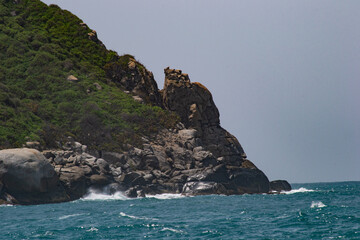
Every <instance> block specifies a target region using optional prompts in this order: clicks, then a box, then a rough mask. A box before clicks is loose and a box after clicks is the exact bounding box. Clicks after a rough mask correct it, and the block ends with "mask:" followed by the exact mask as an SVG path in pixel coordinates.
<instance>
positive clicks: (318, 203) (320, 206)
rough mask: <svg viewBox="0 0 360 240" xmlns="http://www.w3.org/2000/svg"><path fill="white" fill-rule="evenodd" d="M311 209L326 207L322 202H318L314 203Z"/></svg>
mask: <svg viewBox="0 0 360 240" xmlns="http://www.w3.org/2000/svg"><path fill="white" fill-rule="evenodd" d="M310 207H311V208H323V207H326V205H325V204H323V203H322V202H320V201H317V202H315V201H312V202H311V206H310Z"/></svg>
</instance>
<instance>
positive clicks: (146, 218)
mask: <svg viewBox="0 0 360 240" xmlns="http://www.w3.org/2000/svg"><path fill="white" fill-rule="evenodd" d="M120 216H122V217H127V218H132V219H139V220H158V219H157V218H148V217H137V216H133V215H129V214H126V213H124V212H120Z"/></svg>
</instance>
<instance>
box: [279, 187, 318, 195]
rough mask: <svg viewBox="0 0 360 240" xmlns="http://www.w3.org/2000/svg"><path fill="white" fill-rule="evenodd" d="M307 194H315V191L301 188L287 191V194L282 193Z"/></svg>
mask: <svg viewBox="0 0 360 240" xmlns="http://www.w3.org/2000/svg"><path fill="white" fill-rule="evenodd" d="M306 192H315V190H312V189H306V188H304V187H301V188H299V189H293V190H290V191H285V192H281V193H284V194H294V193H306Z"/></svg>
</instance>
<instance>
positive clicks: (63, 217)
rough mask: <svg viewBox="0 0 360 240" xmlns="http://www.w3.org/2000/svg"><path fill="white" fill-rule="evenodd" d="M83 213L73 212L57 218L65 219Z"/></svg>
mask: <svg viewBox="0 0 360 240" xmlns="http://www.w3.org/2000/svg"><path fill="white" fill-rule="evenodd" d="M81 215H83V213H75V214H70V215H64V216H61V217H59V220H63V219H67V218H71V217H77V216H81Z"/></svg>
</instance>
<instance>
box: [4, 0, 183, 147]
mask: <svg viewBox="0 0 360 240" xmlns="http://www.w3.org/2000/svg"><path fill="white" fill-rule="evenodd" d="M15 2H20V3H18V4H16V3H15ZM89 34H90V36H89ZM91 35H92V36H91ZM93 35H94V34H93V33H92V30H91V29H89V28H88V27H87V26H86V25H85V24H82V21H81V20H80V19H79V18H77V17H76V16H74V15H73V14H71V13H70V12H68V11H66V10H61V9H60V8H59V7H58V6H56V5H51V6H47V5H46V4H44V3H42V2H41V1H39V0H22V1H13V0H0V149H1V148H8V147H20V146H22V145H23V144H24V143H25V142H26V141H40V143H41V144H42V145H44V146H46V147H56V146H57V142H61V141H63V139H64V138H65V137H67V136H72V137H74V138H75V139H76V140H78V141H80V142H82V143H84V144H87V145H88V146H89V147H90V148H93V149H107V150H113V151H121V150H122V149H124V148H125V146H127V145H128V144H131V145H137V144H140V143H141V137H142V136H144V135H146V136H149V135H151V134H153V133H156V132H157V131H158V130H159V129H161V128H163V127H171V126H173V125H174V124H175V123H176V121H177V119H178V118H177V117H176V116H174V115H173V114H171V113H168V112H166V111H164V110H163V109H161V108H159V107H156V106H150V105H146V104H140V103H137V102H135V101H134V100H133V99H132V97H131V96H128V95H127V94H125V93H124V92H123V91H122V90H121V89H120V88H119V86H118V85H117V84H116V83H114V82H112V81H111V80H110V79H108V78H107V76H106V73H105V70H106V68H107V67H109V66H114V65H116V66H118V67H120V68H122V71H123V72H126V71H127V68H128V62H129V60H130V59H131V58H133V57H132V56H130V55H124V56H120V57H119V56H118V55H117V54H116V53H115V52H113V51H108V50H106V48H105V47H104V45H103V44H102V43H101V42H100V41H99V40H97V38H96V36H95V38H93ZM90 38H91V39H90ZM139 67H141V68H144V66H142V65H140V64H139ZM69 75H74V76H76V77H77V78H78V81H68V80H67V77H68V76H69ZM99 86H100V87H99Z"/></svg>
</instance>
